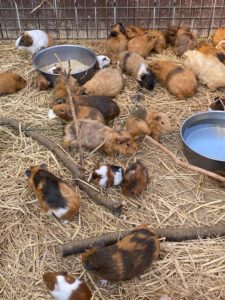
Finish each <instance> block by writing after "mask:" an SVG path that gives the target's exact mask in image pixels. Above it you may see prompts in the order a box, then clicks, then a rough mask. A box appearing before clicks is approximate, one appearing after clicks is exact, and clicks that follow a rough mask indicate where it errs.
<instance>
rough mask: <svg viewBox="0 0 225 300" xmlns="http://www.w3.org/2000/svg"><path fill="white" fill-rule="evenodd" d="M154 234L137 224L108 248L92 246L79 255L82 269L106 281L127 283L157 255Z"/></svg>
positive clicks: (105, 282)
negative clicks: (126, 281)
mask: <svg viewBox="0 0 225 300" xmlns="http://www.w3.org/2000/svg"><path fill="white" fill-rule="evenodd" d="M159 250H160V243H159V239H158V237H157V235H156V233H155V232H154V231H152V230H150V229H148V227H147V225H140V226H138V227H136V228H134V230H133V231H132V232H131V233H130V234H129V235H127V236H126V237H125V238H123V239H122V240H121V241H119V242H117V243H116V244H113V245H111V246H105V247H104V246H103V247H101V246H93V247H92V248H91V250H89V251H87V252H85V253H84V254H83V255H82V263H83V266H84V268H85V269H86V270H87V271H88V272H90V273H91V274H92V275H93V276H96V277H98V278H100V279H103V281H102V284H107V281H108V280H112V281H118V280H129V279H131V278H133V277H135V276H137V275H140V274H141V273H143V272H144V271H145V270H146V269H147V268H148V267H149V266H150V265H151V263H152V261H153V260H154V259H156V258H157V257H158V255H159Z"/></svg>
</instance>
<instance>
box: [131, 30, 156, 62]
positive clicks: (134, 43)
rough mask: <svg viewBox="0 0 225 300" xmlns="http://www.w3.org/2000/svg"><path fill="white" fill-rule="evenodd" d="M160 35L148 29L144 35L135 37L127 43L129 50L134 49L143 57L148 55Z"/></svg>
mask: <svg viewBox="0 0 225 300" xmlns="http://www.w3.org/2000/svg"><path fill="white" fill-rule="evenodd" d="M158 38H159V37H158V36H156V35H154V34H151V32H150V31H146V32H145V33H144V34H143V35H141V36H137V37H134V38H133V39H131V40H129V42H128V44H127V49H128V51H133V52H135V53H137V54H139V55H140V56H142V57H146V56H147V55H149V54H150V52H151V51H152V50H153V49H154V47H155V45H156V43H157V41H158Z"/></svg>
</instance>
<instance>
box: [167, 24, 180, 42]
mask: <svg viewBox="0 0 225 300" xmlns="http://www.w3.org/2000/svg"><path fill="white" fill-rule="evenodd" d="M179 28H180V27H179V26H169V27H168V28H167V29H166V30H165V32H164V37H165V39H166V42H167V43H171V44H172V45H173V46H174V45H175V40H176V34H177V31H178V29H179Z"/></svg>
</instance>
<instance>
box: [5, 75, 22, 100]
mask: <svg viewBox="0 0 225 300" xmlns="http://www.w3.org/2000/svg"><path fill="white" fill-rule="evenodd" d="M26 84H27V82H26V80H25V79H23V77H21V76H20V75H18V74H15V73H1V74H0V96H1V95H6V94H14V93H15V92H16V91H18V90H21V89H23V88H24V87H25V86H26Z"/></svg>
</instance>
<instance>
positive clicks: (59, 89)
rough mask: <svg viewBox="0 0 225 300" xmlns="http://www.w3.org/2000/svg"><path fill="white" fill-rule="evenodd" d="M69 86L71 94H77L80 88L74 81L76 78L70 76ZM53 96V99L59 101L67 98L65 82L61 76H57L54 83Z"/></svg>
mask: <svg viewBox="0 0 225 300" xmlns="http://www.w3.org/2000/svg"><path fill="white" fill-rule="evenodd" d="M69 84H70V90H71V93H72V94H79V92H80V89H81V86H80V84H79V83H78V81H77V80H76V78H74V77H73V76H70V79H69ZM54 96H55V99H59V98H63V97H66V96H67V90H66V80H65V78H64V77H63V76H62V75H60V76H58V77H57V78H56V81H55V83H54Z"/></svg>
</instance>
